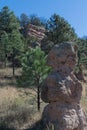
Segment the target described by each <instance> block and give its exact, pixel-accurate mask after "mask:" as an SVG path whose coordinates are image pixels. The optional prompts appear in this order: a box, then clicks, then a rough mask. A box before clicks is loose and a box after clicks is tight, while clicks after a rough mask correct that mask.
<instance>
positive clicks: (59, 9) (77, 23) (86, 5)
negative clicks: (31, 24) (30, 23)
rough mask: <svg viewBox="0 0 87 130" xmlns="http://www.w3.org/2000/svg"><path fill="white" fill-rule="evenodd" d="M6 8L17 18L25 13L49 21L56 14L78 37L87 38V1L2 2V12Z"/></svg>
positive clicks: (30, 0) (39, 0)
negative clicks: (66, 22)
mask: <svg viewBox="0 0 87 130" xmlns="http://www.w3.org/2000/svg"><path fill="white" fill-rule="evenodd" d="M4 6H8V7H9V8H10V10H12V11H14V13H15V15H16V16H17V17H19V16H20V15H21V14H22V13H25V14H27V15H28V16H30V15H31V14H35V15H37V16H39V17H44V18H46V19H49V18H50V17H51V15H53V14H54V13H56V14H58V15H60V16H61V17H63V18H64V19H65V20H67V21H68V23H69V24H70V25H71V26H72V27H73V28H74V29H75V32H76V33H77V35H78V37H83V36H87V0H0V10H1V9H2V8H3V7H4Z"/></svg>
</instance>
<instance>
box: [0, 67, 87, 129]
mask: <svg viewBox="0 0 87 130" xmlns="http://www.w3.org/2000/svg"><path fill="white" fill-rule="evenodd" d="M20 73H21V70H20V69H16V72H15V76H18V75H19V74H20ZM84 75H85V80H86V81H87V71H84ZM82 85H83V95H82V100H81V104H82V106H83V108H84V109H85V110H86V111H87V82H82ZM36 99H37V98H36V91H35V90H33V89H31V88H29V87H26V88H23V87H17V84H16V80H15V77H13V75H12V69H11V68H6V69H4V68H3V69H0V130H30V129H27V128H30V127H31V126H32V125H33V124H34V123H35V122H37V121H38V120H40V118H41V114H42V111H43V108H44V106H45V105H46V104H45V103H43V102H42V101H41V111H40V112H38V111H37V104H36Z"/></svg>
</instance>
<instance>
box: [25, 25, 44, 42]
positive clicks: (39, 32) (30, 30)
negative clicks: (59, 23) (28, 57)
mask: <svg viewBox="0 0 87 130" xmlns="http://www.w3.org/2000/svg"><path fill="white" fill-rule="evenodd" d="M26 34H27V36H32V37H34V38H36V39H37V40H38V41H41V40H42V39H43V38H44V37H45V28H44V27H40V26H35V25H33V24H29V25H28V26H27V28H26Z"/></svg>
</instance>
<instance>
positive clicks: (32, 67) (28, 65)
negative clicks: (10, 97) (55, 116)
mask: <svg viewBox="0 0 87 130" xmlns="http://www.w3.org/2000/svg"><path fill="white" fill-rule="evenodd" d="M21 62H22V70H23V72H22V76H21V77H20V79H19V80H18V84H19V85H22V86H36V88H37V108H38V110H40V87H41V83H42V81H43V80H44V79H45V78H46V76H47V75H48V73H49V72H50V70H51V68H50V67H48V66H47V65H46V56H45V53H44V52H43V51H41V49H40V48H39V47H36V48H35V49H32V48H30V49H29V51H27V52H26V53H25V54H24V55H23V56H22V57H21Z"/></svg>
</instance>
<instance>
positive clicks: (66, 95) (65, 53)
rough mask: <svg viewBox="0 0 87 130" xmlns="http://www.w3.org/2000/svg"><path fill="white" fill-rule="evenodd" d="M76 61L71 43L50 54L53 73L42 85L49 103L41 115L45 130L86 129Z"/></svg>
mask: <svg viewBox="0 0 87 130" xmlns="http://www.w3.org/2000/svg"><path fill="white" fill-rule="evenodd" d="M76 61H77V55H76V48H75V47H74V46H72V45H71V44H70V43H62V44H60V45H55V46H54V48H53V49H52V50H51V51H50V52H49V54H48V61H47V62H48V65H50V66H51V67H52V68H53V71H52V72H51V73H50V74H49V76H48V77H47V78H46V79H45V81H44V82H43V85H42V92H41V97H42V100H43V101H44V102H47V103H48V105H47V106H46V107H45V108H44V111H43V114H42V122H43V126H44V128H43V130H47V129H46V128H47V127H49V126H50V125H52V126H53V127H54V130H87V116H86V113H85V112H84V111H83V109H82V107H81V105H80V100H81V95H82V85H81V83H80V82H79V81H78V79H77V78H76V77H75V75H74V73H73V69H74V68H75V65H76ZM49 130H52V129H51V128H50V127H49Z"/></svg>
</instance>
